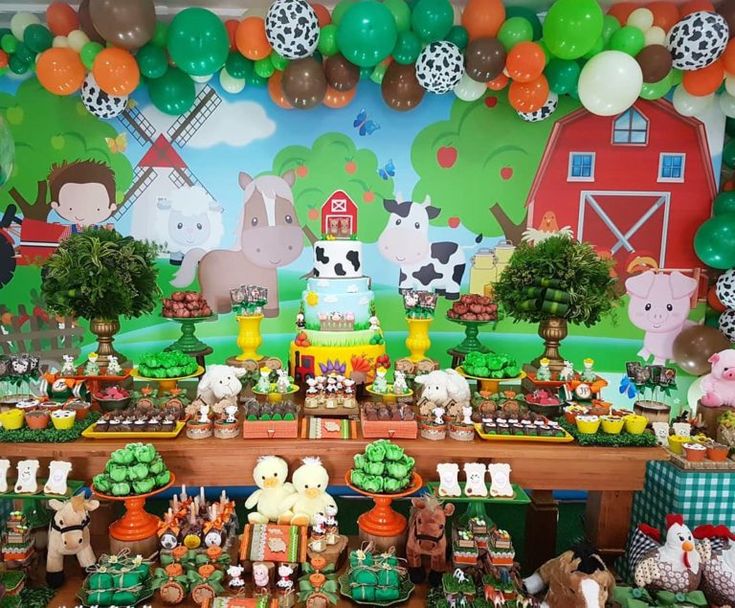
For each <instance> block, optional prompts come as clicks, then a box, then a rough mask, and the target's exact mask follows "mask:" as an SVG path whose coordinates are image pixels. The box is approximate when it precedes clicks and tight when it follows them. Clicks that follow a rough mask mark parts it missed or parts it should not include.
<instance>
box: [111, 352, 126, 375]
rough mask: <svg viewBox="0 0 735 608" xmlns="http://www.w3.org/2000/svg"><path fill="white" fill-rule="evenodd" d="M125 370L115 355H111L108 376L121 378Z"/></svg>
mask: <svg viewBox="0 0 735 608" xmlns="http://www.w3.org/2000/svg"><path fill="white" fill-rule="evenodd" d="M122 373H123V370H122V366H121V365H120V362H119V361H118V360H117V357H116V356H115V355H110V358H109V359H108V363H107V375H108V376H120V375H122Z"/></svg>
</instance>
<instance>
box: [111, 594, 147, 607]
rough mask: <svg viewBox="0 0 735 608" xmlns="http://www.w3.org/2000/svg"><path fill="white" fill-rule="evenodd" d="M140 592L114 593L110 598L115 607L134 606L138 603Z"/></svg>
mask: <svg viewBox="0 0 735 608" xmlns="http://www.w3.org/2000/svg"><path fill="white" fill-rule="evenodd" d="M139 595H140V592H138V593H133V592H132V591H116V592H115V593H114V594H113V596H112V603H113V604H114V605H115V606H134V605H135V604H137V603H138V596H139Z"/></svg>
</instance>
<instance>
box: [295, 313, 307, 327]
mask: <svg viewBox="0 0 735 608" xmlns="http://www.w3.org/2000/svg"><path fill="white" fill-rule="evenodd" d="M305 327H306V317H304V313H303V312H299V313H297V314H296V329H304V328H305Z"/></svg>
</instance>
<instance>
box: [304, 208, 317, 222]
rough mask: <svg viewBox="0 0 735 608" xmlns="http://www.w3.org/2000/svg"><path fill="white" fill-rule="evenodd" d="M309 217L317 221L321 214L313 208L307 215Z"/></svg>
mask: <svg viewBox="0 0 735 608" xmlns="http://www.w3.org/2000/svg"><path fill="white" fill-rule="evenodd" d="M307 217H308V218H309V219H310V220H313V221H316V220H318V219H319V212H318V211H317V210H316V209H314V207H312V208H311V209H309V213H308V214H307Z"/></svg>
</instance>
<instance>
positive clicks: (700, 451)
mask: <svg viewBox="0 0 735 608" xmlns="http://www.w3.org/2000/svg"><path fill="white" fill-rule="evenodd" d="M684 454H686V457H687V460H688V461H689V462H702V461H703V460H704V459H705V457H706V456H707V448H706V447H704V446H703V445H702V444H701V443H685V444H684Z"/></svg>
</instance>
